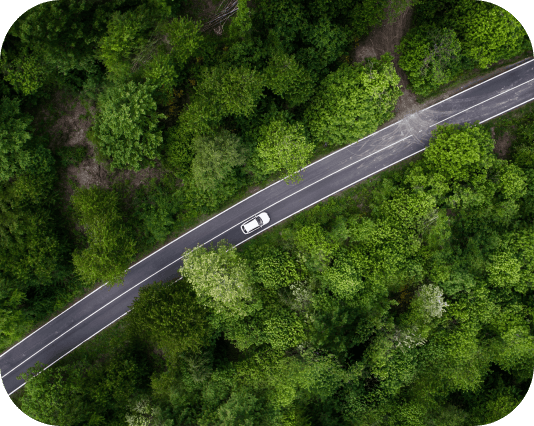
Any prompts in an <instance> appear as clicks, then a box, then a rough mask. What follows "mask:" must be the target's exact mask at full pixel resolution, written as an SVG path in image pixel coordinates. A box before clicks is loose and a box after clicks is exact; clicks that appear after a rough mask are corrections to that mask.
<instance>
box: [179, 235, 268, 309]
mask: <svg viewBox="0 0 534 426" xmlns="http://www.w3.org/2000/svg"><path fill="white" fill-rule="evenodd" d="M183 259H184V266H182V267H181V268H180V274H182V276H183V277H184V278H186V279H187V280H188V281H189V282H190V283H191V286H192V287H193V289H194V290H195V293H196V294H197V296H198V297H199V300H200V302H201V303H202V304H203V305H204V306H207V307H209V308H211V309H213V311H214V312H215V313H216V314H218V315H219V316H221V317H222V318H228V319H229V318H243V317H245V316H247V315H250V314H252V313H253V312H254V311H255V310H257V309H258V308H259V306H258V305H257V303H255V302H256V301H257V300H256V296H255V291H254V288H253V287H252V285H251V282H250V281H251V280H250V269H249V266H248V265H247V264H246V263H244V262H243V260H241V259H239V257H238V255H237V252H236V250H235V247H233V246H231V245H229V244H228V243H227V242H226V241H224V240H222V241H220V242H219V243H217V247H216V248H214V249H212V250H209V251H208V250H207V249H206V248H204V247H202V246H200V245H199V246H197V247H196V248H195V249H193V250H189V249H187V250H186V251H185V252H184V255H183Z"/></svg>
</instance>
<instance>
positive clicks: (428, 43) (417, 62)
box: [397, 26, 462, 96]
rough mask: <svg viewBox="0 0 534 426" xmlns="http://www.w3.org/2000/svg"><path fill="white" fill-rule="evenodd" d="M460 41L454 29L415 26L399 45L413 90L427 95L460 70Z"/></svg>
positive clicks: (402, 60)
mask: <svg viewBox="0 0 534 426" xmlns="http://www.w3.org/2000/svg"><path fill="white" fill-rule="evenodd" d="M461 49H462V47H461V43H460V41H459V40H458V37H457V36H456V33H455V32H454V30H451V29H449V28H437V27H431V26H422V27H415V28H413V29H412V30H411V31H410V32H409V33H408V34H407V35H406V36H405V37H403V39H402V40H401V43H400V45H399V46H398V49H397V50H398V52H399V53H400V59H399V66H400V67H401V68H402V69H403V70H404V71H406V73H407V74H408V78H409V80H410V85H411V88H412V90H413V92H414V93H415V94H417V95H421V96H428V95H429V94H431V93H432V91H434V90H436V89H437V88H438V87H439V86H441V85H443V84H446V83H448V82H449V81H451V80H452V79H453V78H454V77H455V75H456V74H457V73H458V67H459V63H460V51H461Z"/></svg>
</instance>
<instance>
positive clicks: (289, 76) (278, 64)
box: [263, 51, 315, 108]
mask: <svg viewBox="0 0 534 426" xmlns="http://www.w3.org/2000/svg"><path fill="white" fill-rule="evenodd" d="M263 72H264V75H265V85H266V86H267V87H268V88H269V89H271V90H272V91H273V93H274V94H275V95H278V96H280V97H281V98H282V99H284V100H286V101H287V103H288V106H289V108H293V107H295V106H297V105H301V104H303V103H305V102H306V101H308V99H310V97H311V96H312V95H313V93H314V89H315V78H314V76H313V74H312V73H311V72H310V71H308V70H307V69H306V68H304V67H303V66H302V65H300V64H299V63H298V62H297V61H296V59H295V55H291V56H290V55H287V54H285V53H283V52H280V51H278V52H275V53H274V54H273V56H272V57H271V59H270V60H269V64H268V65H267V67H266V68H265V69H264V71H263Z"/></svg>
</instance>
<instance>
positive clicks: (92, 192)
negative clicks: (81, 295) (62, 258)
mask: <svg viewBox="0 0 534 426" xmlns="http://www.w3.org/2000/svg"><path fill="white" fill-rule="evenodd" d="M118 202H119V199H118V194H117V193H116V192H114V191H107V190H105V189H102V188H99V187H91V188H79V189H77V190H76V192H75V193H74V194H73V195H72V197H71V203H72V205H73V207H74V210H75V212H76V215H77V218H78V221H79V222H78V223H79V225H81V226H82V227H83V228H84V231H85V233H86V236H87V239H88V244H89V245H88V247H87V248H85V249H83V250H79V249H78V250H76V251H75V252H74V253H73V255H72V261H73V264H74V267H75V268H76V272H77V274H78V275H79V276H80V277H81V279H82V280H83V281H84V282H86V283H87V284H90V285H92V284H94V283H95V282H97V281H108V282H109V284H110V285H113V284H115V282H117V281H118V282H120V281H122V279H123V278H124V276H125V275H126V269H127V268H128V265H129V264H130V262H131V260H132V258H133V257H134V255H135V254H136V249H135V246H136V244H135V240H134V239H133V237H132V235H131V234H130V230H129V229H128V227H127V226H125V225H124V222H123V218H122V216H121V214H120V212H119V209H118Z"/></svg>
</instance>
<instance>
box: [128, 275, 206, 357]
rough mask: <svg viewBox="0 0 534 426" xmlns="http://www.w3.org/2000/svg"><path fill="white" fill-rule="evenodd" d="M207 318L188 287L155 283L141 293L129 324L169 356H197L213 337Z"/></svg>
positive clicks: (183, 284)
mask: <svg viewBox="0 0 534 426" xmlns="http://www.w3.org/2000/svg"><path fill="white" fill-rule="evenodd" d="M206 314H207V310H206V309H205V308H203V307H202V306H199V305H198V302H197V299H196V297H195V293H194V292H193V291H192V289H191V288H190V286H188V285H187V284H186V283H183V282H176V283H167V284H165V283H156V284H151V285H149V286H145V287H143V288H141V289H140V291H139V296H138V297H137V298H136V299H135V301H134V303H133V305H132V307H131V313H130V314H129V315H128V323H129V324H131V325H132V326H133V327H134V329H135V332H136V333H139V334H140V335H146V336H148V337H149V338H150V339H152V340H153V341H155V342H156V344H157V345H160V346H162V347H163V348H164V349H165V351H166V352H167V354H174V353H180V352H194V351H198V350H199V349H200V348H201V347H202V346H204V345H205V344H206V343H207V342H206V340H207V338H208V337H210V336H209V324H208V322H207V317H206Z"/></svg>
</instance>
